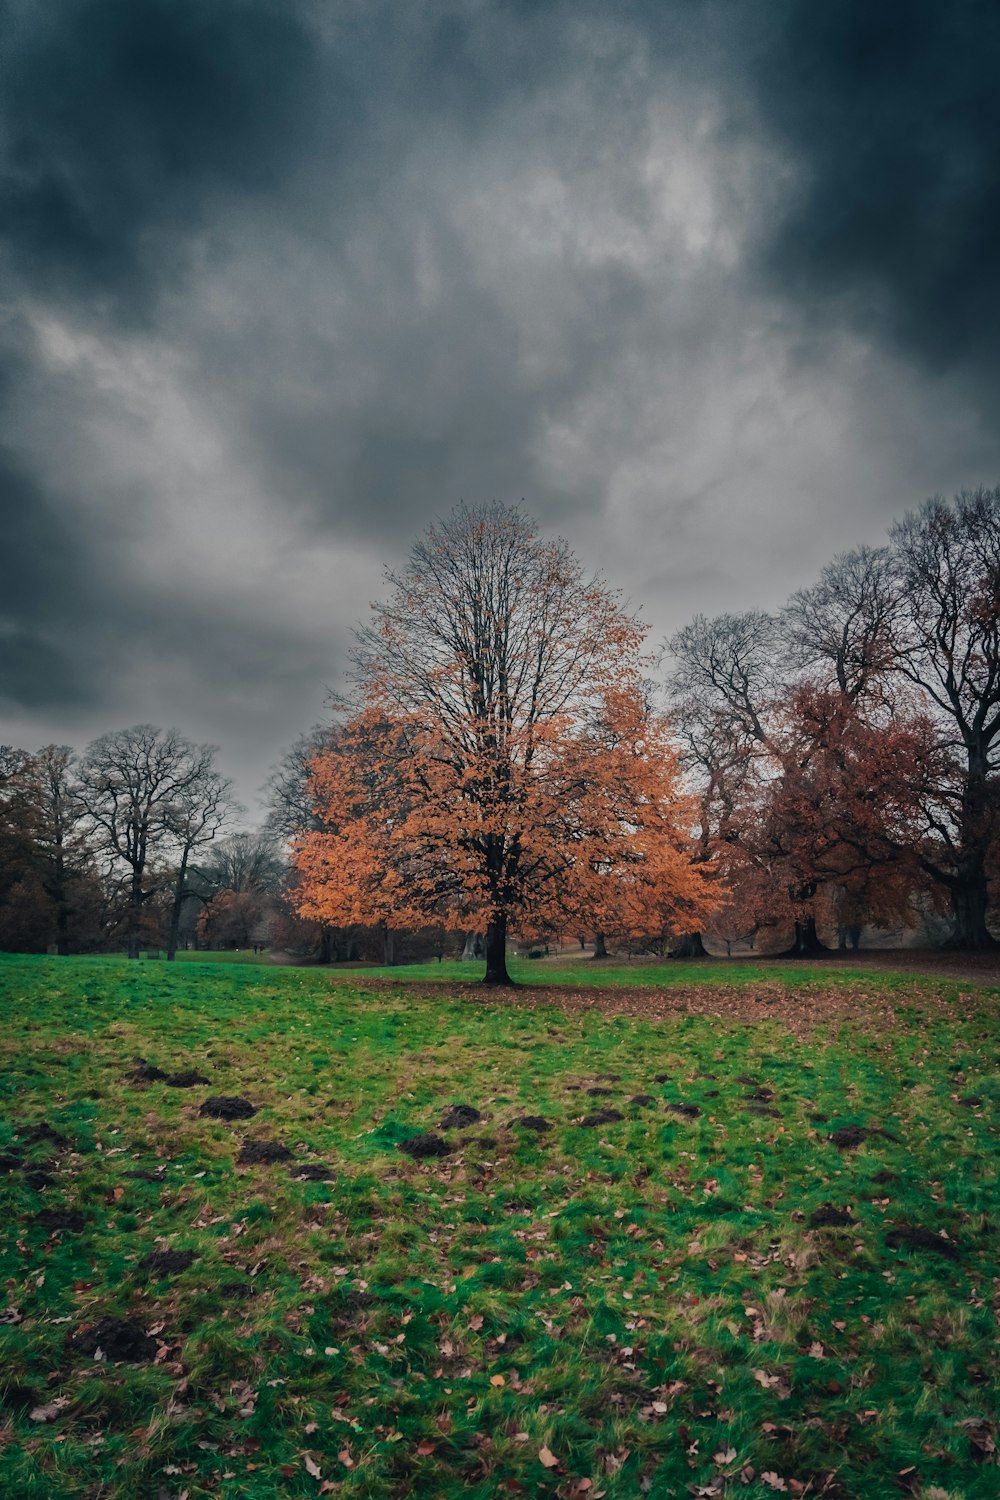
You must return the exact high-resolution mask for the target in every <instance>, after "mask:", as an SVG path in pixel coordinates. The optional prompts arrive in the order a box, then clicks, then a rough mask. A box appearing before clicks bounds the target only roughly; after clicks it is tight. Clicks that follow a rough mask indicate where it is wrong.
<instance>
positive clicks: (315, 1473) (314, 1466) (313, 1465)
mask: <svg viewBox="0 0 1000 1500" xmlns="http://www.w3.org/2000/svg"><path fill="white" fill-rule="evenodd" d="M302 1462H303V1463H304V1464H305V1466H306V1473H307V1474H311V1475H312V1477H313V1478H314V1479H322V1478H323V1470H322V1469H321V1468H320V1466H319V1464H318V1463H317V1462H316V1460H315V1459H314V1458H310V1457H309V1455H308V1453H303V1455H302Z"/></svg>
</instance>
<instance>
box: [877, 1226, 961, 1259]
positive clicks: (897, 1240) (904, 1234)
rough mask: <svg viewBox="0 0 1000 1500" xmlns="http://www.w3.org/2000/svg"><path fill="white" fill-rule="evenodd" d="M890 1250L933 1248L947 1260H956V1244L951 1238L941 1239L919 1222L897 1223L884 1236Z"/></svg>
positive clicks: (936, 1253)
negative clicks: (922, 1226)
mask: <svg viewBox="0 0 1000 1500" xmlns="http://www.w3.org/2000/svg"><path fill="white" fill-rule="evenodd" d="M885 1242H886V1245H887V1246H888V1247H889V1249H890V1250H933V1251H934V1253H935V1255H943V1256H945V1258H946V1259H947V1260H958V1246H957V1245H955V1244H953V1243H952V1241H951V1240H945V1239H942V1238H941V1236H940V1235H939V1234H935V1233H934V1231H933V1229H923V1228H921V1226H920V1225H919V1224H897V1225H896V1228H895V1229H890V1230H889V1233H888V1234H887V1235H886V1237H885Z"/></svg>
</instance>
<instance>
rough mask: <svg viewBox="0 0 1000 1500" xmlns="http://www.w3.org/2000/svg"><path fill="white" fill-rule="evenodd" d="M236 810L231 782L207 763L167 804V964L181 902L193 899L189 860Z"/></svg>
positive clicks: (174, 952) (175, 937) (176, 935)
mask: <svg viewBox="0 0 1000 1500" xmlns="http://www.w3.org/2000/svg"><path fill="white" fill-rule="evenodd" d="M206 750H209V747H207V746H202V747H200V752H198V751H196V752H195V753H196V755H197V754H199V753H202V754H203V753H204V752H205V751H206ZM209 755H210V756H211V755H214V751H211V750H209ZM240 810H241V809H240V806H239V803H237V802H236V801H235V800H234V798H233V793H232V782H230V781H228V780H226V778H225V777H223V776H220V775H219V773H218V771H215V770H213V769H212V767H211V765H210V764H205V765H204V767H203V769H202V771H201V774H200V775H198V776H196V777H195V778H194V779H193V780H191V781H190V782H189V783H188V785H186V786H183V787H181V788H180V789H179V790H178V792H177V795H176V796H175V797H174V798H173V800H172V802H171V804H170V807H169V811H168V813H167V816H166V820H165V828H166V830H167V832H168V833H169V835H170V836H171V837H172V839H173V842H174V845H175V850H176V854H175V859H176V863H175V868H174V878H173V897H172V900H171V904H170V919H169V922H168V926H167V958H168V959H169V960H171V961H172V960H173V959H174V958H176V956H177V945H178V938H179V934H180V926H181V914H182V912H183V910H184V903H185V902H186V901H188V900H191V899H192V898H195V897H196V896H197V892H196V891H194V890H192V889H191V887H190V885H189V877H190V875H191V873H192V871H191V864H192V859H193V857H194V855H195V854H196V853H197V851H198V850H199V849H204V848H205V847H206V846H207V845H208V844H211V843H212V842H213V841H214V840H215V839H216V838H217V837H218V835H219V833H221V831H222V829H223V828H224V827H225V825H226V823H227V822H228V820H229V819H230V818H232V817H233V816H235V814H236V813H237V812H238V811H240Z"/></svg>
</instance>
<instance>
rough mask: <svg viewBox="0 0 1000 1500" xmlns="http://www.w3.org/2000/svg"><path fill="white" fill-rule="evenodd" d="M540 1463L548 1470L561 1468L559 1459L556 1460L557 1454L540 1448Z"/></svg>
mask: <svg viewBox="0 0 1000 1500" xmlns="http://www.w3.org/2000/svg"><path fill="white" fill-rule="evenodd" d="M538 1462H539V1463H540V1464H543V1465H544V1466H545V1468H546V1469H556V1468H558V1467H559V1460H558V1458H556V1456H555V1454H554V1453H553V1452H552V1451H551V1449H549V1448H540V1449H539V1450H538Z"/></svg>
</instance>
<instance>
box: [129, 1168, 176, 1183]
mask: <svg viewBox="0 0 1000 1500" xmlns="http://www.w3.org/2000/svg"><path fill="white" fill-rule="evenodd" d="M165 1170H166V1169H165V1168H164V1167H161V1168H160V1170H159V1171H158V1172H151V1171H150V1170H149V1168H148V1167H136V1168H135V1169H134V1171H131V1172H123V1173H122V1176H123V1177H127V1178H128V1179H129V1181H130V1182H162V1181H163V1174H164V1172H165Z"/></svg>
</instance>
